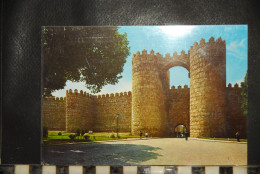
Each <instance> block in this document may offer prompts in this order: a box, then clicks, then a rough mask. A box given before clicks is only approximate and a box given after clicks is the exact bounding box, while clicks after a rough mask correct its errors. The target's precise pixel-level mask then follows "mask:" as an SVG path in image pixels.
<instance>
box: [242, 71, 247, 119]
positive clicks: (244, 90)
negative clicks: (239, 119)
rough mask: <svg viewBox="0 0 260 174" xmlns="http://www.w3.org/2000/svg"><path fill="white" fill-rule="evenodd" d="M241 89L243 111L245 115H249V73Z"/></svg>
mask: <svg viewBox="0 0 260 174" xmlns="http://www.w3.org/2000/svg"><path fill="white" fill-rule="evenodd" d="M241 87H242V93H241V95H242V105H241V107H242V110H243V113H244V115H247V111H248V82H247V73H246V76H245V79H244V82H242V83H241Z"/></svg>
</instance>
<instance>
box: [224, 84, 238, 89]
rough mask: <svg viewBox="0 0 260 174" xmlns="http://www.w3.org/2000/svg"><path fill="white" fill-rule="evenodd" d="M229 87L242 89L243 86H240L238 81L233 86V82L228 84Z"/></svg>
mask: <svg viewBox="0 0 260 174" xmlns="http://www.w3.org/2000/svg"><path fill="white" fill-rule="evenodd" d="M227 89H241V87H240V86H238V84H237V83H235V84H234V86H232V84H231V83H229V84H228V86H227Z"/></svg>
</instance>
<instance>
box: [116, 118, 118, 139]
mask: <svg viewBox="0 0 260 174" xmlns="http://www.w3.org/2000/svg"><path fill="white" fill-rule="evenodd" d="M118 118H119V114H116V122H117V129H116V131H117V138H118Z"/></svg>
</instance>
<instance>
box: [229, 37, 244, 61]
mask: <svg viewBox="0 0 260 174" xmlns="http://www.w3.org/2000/svg"><path fill="white" fill-rule="evenodd" d="M246 40H247V39H242V40H241V41H237V40H236V41H233V42H231V43H230V44H229V45H228V46H227V54H228V55H231V56H234V57H236V58H238V59H241V60H242V59H247V55H246V53H247V51H246V49H247V42H246Z"/></svg>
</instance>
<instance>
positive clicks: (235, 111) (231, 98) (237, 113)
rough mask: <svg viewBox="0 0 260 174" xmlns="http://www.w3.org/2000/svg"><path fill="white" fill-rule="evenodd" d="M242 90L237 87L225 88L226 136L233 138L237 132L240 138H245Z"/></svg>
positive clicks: (245, 128) (245, 121)
mask: <svg viewBox="0 0 260 174" xmlns="http://www.w3.org/2000/svg"><path fill="white" fill-rule="evenodd" d="M241 92H242V89H241V88H238V87H234V88H232V87H227V94H226V95H227V135H228V137H230V138H232V137H233V138H235V134H236V132H237V131H239V133H240V136H241V138H246V137H247V116H246V115H244V114H243V111H242V109H241V104H242V96H241Z"/></svg>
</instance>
